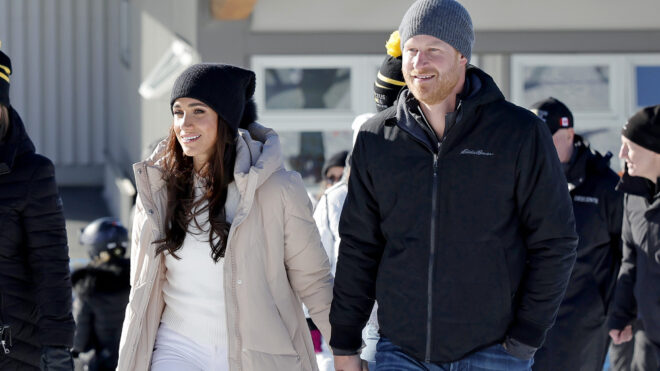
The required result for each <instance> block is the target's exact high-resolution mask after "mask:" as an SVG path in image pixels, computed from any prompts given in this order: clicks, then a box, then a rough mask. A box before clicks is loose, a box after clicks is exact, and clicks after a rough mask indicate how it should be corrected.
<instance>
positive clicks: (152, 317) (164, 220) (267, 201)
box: [118, 64, 332, 370]
mask: <svg viewBox="0 0 660 371" xmlns="http://www.w3.org/2000/svg"><path fill="white" fill-rule="evenodd" d="M254 84H255V82H254V74H253V73H252V72H251V71H247V70H244V69H241V68H238V67H234V66H228V65H219V64H198V65H194V66H192V67H190V68H188V69H187V70H186V71H184V72H183V74H182V75H181V76H179V77H178V78H177V80H176V82H175V84H174V88H173V90H172V95H171V99H170V104H171V109H172V114H173V124H172V126H171V128H170V134H169V137H168V138H167V139H165V140H164V141H163V142H161V143H160V144H159V145H158V147H157V148H156V150H155V151H154V154H153V155H152V156H151V157H150V158H148V159H147V160H146V161H144V162H140V163H138V164H135V165H134V170H135V178H136V184H137V189H138V198H137V202H136V215H135V220H134V227H133V232H132V233H133V242H132V251H131V285H132V288H131V293H130V298H129V304H128V306H127V310H126V318H125V321H124V327H123V331H122V339H121V345H120V351H119V364H118V369H119V370H146V369H148V368H149V367H151V369H152V370H193V369H194V370H207V369H209V370H211V369H213V370H227V369H229V370H316V369H317V366H316V363H315V360H314V348H313V345H312V341H311V338H310V335H309V332H308V331H307V324H306V321H305V317H304V315H303V313H302V308H301V306H300V299H302V301H303V302H304V303H305V304H306V305H307V307H308V308H309V309H310V314H311V315H312V318H313V319H314V321H315V322H316V323H317V324H319V327H320V328H321V331H322V332H323V334H324V335H326V336H328V337H329V335H330V325H329V322H328V313H329V310H330V302H331V297H332V278H331V276H330V272H329V264H328V259H327V256H326V254H325V252H324V250H323V248H322V247H321V243H320V240H319V236H318V231H317V230H316V227H315V224H314V221H313V219H312V215H311V205H310V202H309V199H308V198H307V194H306V192H305V188H304V187H303V184H302V180H301V178H300V176H299V175H298V174H297V173H293V172H288V171H285V170H284V168H283V165H282V153H281V150H280V144H279V140H278V137H277V135H276V134H275V132H273V131H272V130H270V129H267V128H264V127H262V126H260V125H259V124H257V123H255V122H254V119H255V117H256V107H255V105H254V102H253V101H252V95H253V93H254ZM239 126H240V127H241V128H247V130H245V129H241V130H238V128H239ZM299 298H300V299H299Z"/></svg>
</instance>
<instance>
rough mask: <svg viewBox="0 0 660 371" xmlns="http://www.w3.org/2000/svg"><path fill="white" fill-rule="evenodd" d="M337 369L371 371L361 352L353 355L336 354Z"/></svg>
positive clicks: (338, 370)
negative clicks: (361, 356)
mask: <svg viewBox="0 0 660 371" xmlns="http://www.w3.org/2000/svg"><path fill="white" fill-rule="evenodd" d="M334 358H335V371H369V366H367V361H365V360H363V359H361V358H360V355H359V354H355V355H352V356H335V357H334Z"/></svg>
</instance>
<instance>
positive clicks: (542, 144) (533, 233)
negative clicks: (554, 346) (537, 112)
mask: <svg viewBox="0 0 660 371" xmlns="http://www.w3.org/2000/svg"><path fill="white" fill-rule="evenodd" d="M535 121H537V122H535V123H534V125H533V128H532V130H531V132H530V133H529V134H528V135H527V137H526V138H524V139H523V142H522V145H521V147H520V152H519V154H518V160H517V162H518V166H517V170H516V171H517V174H516V193H515V197H516V203H517V205H518V214H519V218H520V224H521V227H522V232H523V236H524V239H525V244H526V247H527V263H526V267H525V272H524V276H523V280H522V282H521V284H520V286H519V288H518V297H519V301H518V307H517V308H516V310H515V317H514V321H513V323H512V325H511V327H510V328H509V333H508V335H509V336H510V337H512V338H514V339H516V340H518V341H520V342H522V343H524V344H526V345H528V346H532V347H536V348H538V347H540V346H541V345H542V344H543V341H544V340H545V335H546V333H547V331H548V330H549V329H550V327H551V326H552V325H553V323H554V321H555V318H556V316H557V311H558V309H559V304H560V303H561V301H562V299H563V297H564V293H565V290H566V286H567V285H568V280H569V277H570V274H571V270H572V268H573V264H574V263H575V257H576V248H577V241H578V240H577V234H576V232H575V218H574V216H573V205H572V203H571V199H570V196H569V193H568V188H567V187H566V178H565V177H564V173H563V170H562V168H561V164H560V163H559V159H558V157H557V153H556V150H555V148H554V145H553V143H552V139H551V137H550V132H549V131H548V130H547V128H546V127H544V126H545V124H544V123H543V122H541V121H538V120H536V119H535Z"/></svg>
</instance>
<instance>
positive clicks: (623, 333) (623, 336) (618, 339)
mask: <svg viewBox="0 0 660 371" xmlns="http://www.w3.org/2000/svg"><path fill="white" fill-rule="evenodd" d="M610 337H611V338H612V342H614V344H615V345H619V344H622V343H625V342H628V341H630V340H632V337H633V334H632V325H628V326H626V327H624V328H623V330H610ZM335 358H336V357H335Z"/></svg>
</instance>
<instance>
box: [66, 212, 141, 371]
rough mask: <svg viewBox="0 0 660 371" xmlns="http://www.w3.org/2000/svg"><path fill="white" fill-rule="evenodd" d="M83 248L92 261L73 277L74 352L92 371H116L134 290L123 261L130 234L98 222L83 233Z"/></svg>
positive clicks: (114, 224) (109, 223)
mask: <svg viewBox="0 0 660 371" xmlns="http://www.w3.org/2000/svg"><path fill="white" fill-rule="evenodd" d="M80 244H81V245H83V246H85V247H87V251H88V253H89V256H90V258H91V259H92V261H91V263H90V264H88V265H87V266H86V267H84V268H81V269H78V270H76V271H75V272H73V275H72V276H71V281H72V282H73V289H74V292H75V293H76V299H75V301H74V302H73V315H74V319H75V320H76V325H77V328H76V335H75V338H74V342H73V352H74V354H75V355H79V357H78V358H80V359H81V360H83V359H84V360H83V363H84V364H86V365H87V369H88V370H90V371H94V370H98V371H105V370H114V369H115V368H116V367H117V358H118V356H119V354H118V352H119V339H120V337H121V326H122V324H123V322H124V311H125V309H126V304H128V294H129V292H130V290H131V285H130V261H129V260H128V259H126V258H124V254H125V253H126V249H127V248H128V230H126V228H124V226H123V225H122V224H121V222H119V220H117V219H115V218H110V217H107V218H100V219H96V220H95V221H93V222H92V223H90V224H89V225H87V226H86V227H85V228H84V229H83V231H82V233H81V235H80ZM92 351H93V352H92ZM83 352H86V353H83Z"/></svg>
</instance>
